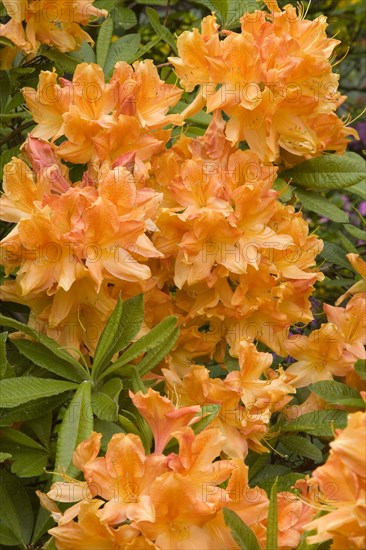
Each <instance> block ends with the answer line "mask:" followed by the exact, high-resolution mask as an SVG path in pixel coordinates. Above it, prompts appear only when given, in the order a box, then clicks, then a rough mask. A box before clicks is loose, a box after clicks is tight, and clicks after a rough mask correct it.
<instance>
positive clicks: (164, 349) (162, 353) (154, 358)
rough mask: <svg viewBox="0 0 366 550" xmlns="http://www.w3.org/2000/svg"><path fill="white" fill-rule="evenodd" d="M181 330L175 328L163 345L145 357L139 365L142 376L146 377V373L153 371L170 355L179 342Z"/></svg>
mask: <svg viewBox="0 0 366 550" xmlns="http://www.w3.org/2000/svg"><path fill="white" fill-rule="evenodd" d="M178 336H179V329H178V328H177V327H175V328H173V330H172V332H170V333H169V334H168V335H167V337H166V339H165V341H164V342H162V344H161V345H160V346H158V347H156V348H154V349H152V350H150V351H149V352H147V354H146V355H145V357H144V358H143V359H142V360H141V361H140V362H139V364H138V365H137V369H138V372H139V374H140V376H144V375H145V374H146V373H148V372H149V371H151V369H153V368H154V367H155V366H156V365H158V364H159V363H160V361H162V360H163V359H164V357H166V356H167V355H168V353H169V352H170V351H171V350H172V349H173V347H174V345H175V343H176V341H177V340H178Z"/></svg>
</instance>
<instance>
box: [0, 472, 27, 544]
mask: <svg viewBox="0 0 366 550" xmlns="http://www.w3.org/2000/svg"><path fill="white" fill-rule="evenodd" d="M0 502H1V517H0V526H1V528H2V529H1V531H2V533H1V534H0V543H3V544H5V542H4V539H3V533H4V532H5V529H3V528H4V527H6V528H7V529H8V535H10V537H11V536H12V537H14V538H15V539H16V540H17V541H18V543H19V545H20V547H21V548H24V549H25V548H26V547H27V545H28V544H29V542H30V539H31V536H32V529H33V523H34V518H33V512H32V506H31V502H30V500H29V496H28V494H27V492H26V490H25V489H24V487H23V485H22V483H21V481H20V480H19V479H18V478H17V477H16V476H15V475H13V474H10V473H9V472H7V471H6V470H5V469H4V468H1V469H0Z"/></svg>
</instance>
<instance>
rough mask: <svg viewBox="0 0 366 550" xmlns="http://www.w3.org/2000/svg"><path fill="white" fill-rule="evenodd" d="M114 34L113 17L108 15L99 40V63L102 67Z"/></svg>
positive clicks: (99, 34)
mask: <svg viewBox="0 0 366 550" xmlns="http://www.w3.org/2000/svg"><path fill="white" fill-rule="evenodd" d="M112 35H113V19H112V17H108V19H106V20H105V21H104V23H102V25H101V26H100V29H99V33H98V40H97V63H98V65H100V66H101V67H102V69H103V67H104V63H105V61H106V59H107V56H108V50H109V48H110V45H111V40H112Z"/></svg>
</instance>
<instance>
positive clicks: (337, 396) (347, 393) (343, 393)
mask: <svg viewBox="0 0 366 550" xmlns="http://www.w3.org/2000/svg"><path fill="white" fill-rule="evenodd" d="M309 388H310V390H311V391H312V392H314V393H315V394H316V395H318V396H319V397H321V398H322V399H324V400H325V401H327V402H328V403H332V404H334V405H343V406H344V407H360V408H365V402H364V400H363V399H362V398H361V396H360V394H359V392H358V391H357V390H354V389H353V388H350V387H349V386H347V385H346V384H342V383H341V382H336V381H335V380H320V381H319V382H315V383H314V384H310V386H309Z"/></svg>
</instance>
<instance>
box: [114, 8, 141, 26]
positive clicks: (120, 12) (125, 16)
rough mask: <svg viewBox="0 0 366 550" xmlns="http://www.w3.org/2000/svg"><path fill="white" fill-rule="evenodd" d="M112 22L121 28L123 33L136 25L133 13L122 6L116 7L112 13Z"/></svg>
mask: <svg viewBox="0 0 366 550" xmlns="http://www.w3.org/2000/svg"><path fill="white" fill-rule="evenodd" d="M113 20H114V22H115V24H116V26H118V27H121V28H122V29H124V30H125V31H127V30H128V29H132V27H135V25H137V17H136V14H135V12H134V11H132V10H131V9H130V8H125V7H124V6H116V8H115V9H114V11H113Z"/></svg>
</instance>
